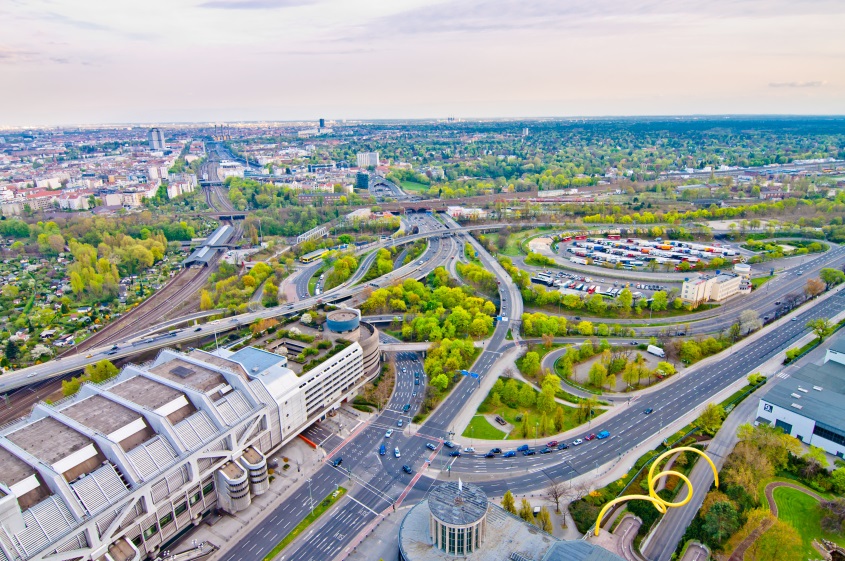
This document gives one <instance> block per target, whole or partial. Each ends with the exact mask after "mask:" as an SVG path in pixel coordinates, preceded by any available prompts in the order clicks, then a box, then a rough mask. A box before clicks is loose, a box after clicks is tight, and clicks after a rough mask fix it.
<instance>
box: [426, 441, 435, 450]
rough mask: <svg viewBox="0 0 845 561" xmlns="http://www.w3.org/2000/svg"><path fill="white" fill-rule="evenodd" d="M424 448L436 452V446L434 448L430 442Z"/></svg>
mask: <svg viewBox="0 0 845 561" xmlns="http://www.w3.org/2000/svg"><path fill="white" fill-rule="evenodd" d="M425 447H426V448H428V449H429V450H437V446H435V445H434V444H432V443H431V442H428V443H427V444H426V445H425Z"/></svg>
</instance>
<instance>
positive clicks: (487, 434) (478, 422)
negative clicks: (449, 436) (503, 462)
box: [461, 415, 505, 440]
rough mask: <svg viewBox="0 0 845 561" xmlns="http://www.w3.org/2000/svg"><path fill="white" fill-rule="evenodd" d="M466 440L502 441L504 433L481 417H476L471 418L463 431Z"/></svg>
mask: <svg viewBox="0 0 845 561" xmlns="http://www.w3.org/2000/svg"><path fill="white" fill-rule="evenodd" d="M461 436H464V437H466V438H478V439H482V440H504V439H505V433H504V432H503V431H500V430H499V429H497V428H496V427H494V426H493V425H491V424H490V421H488V420H487V419H486V418H485V417H484V416H483V415H476V416H475V417H473V418H472V421H470V423H469V425H467V428H466V430H465V431H464V434H462V435H461Z"/></svg>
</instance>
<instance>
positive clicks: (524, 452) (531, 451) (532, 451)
mask: <svg viewBox="0 0 845 561" xmlns="http://www.w3.org/2000/svg"><path fill="white" fill-rule="evenodd" d="M535 453H536V452H534V450H533V449H531V448H529V449H528V450H523V452H522V455H523V456H533V455H534V454H535Z"/></svg>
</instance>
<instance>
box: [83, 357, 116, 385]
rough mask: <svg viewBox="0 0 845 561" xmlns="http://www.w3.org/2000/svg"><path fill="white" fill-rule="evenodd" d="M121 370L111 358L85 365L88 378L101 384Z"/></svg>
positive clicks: (85, 373)
mask: <svg viewBox="0 0 845 561" xmlns="http://www.w3.org/2000/svg"><path fill="white" fill-rule="evenodd" d="M119 372H120V371H119V370H118V369H117V366H115V365H114V364H112V362H111V361H110V360H105V359H103V360H100V361H97V362H95V363H93V364H89V365H88V366H86V367H85V370H84V375H85V377H86V378H87V379H89V380H91V381H92V382H94V383H97V384H99V383H100V382H105V381H106V380H108V379H110V378H114V377H115V376H117V375H118V373H119Z"/></svg>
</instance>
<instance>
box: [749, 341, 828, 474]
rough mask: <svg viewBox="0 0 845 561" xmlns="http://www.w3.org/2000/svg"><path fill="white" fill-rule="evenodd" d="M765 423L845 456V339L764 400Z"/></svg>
mask: <svg viewBox="0 0 845 561" xmlns="http://www.w3.org/2000/svg"><path fill="white" fill-rule="evenodd" d="M761 423H764V424H767V425H772V426H776V427H780V428H781V429H783V432H785V433H787V434H790V435H792V436H794V437H795V438H797V439H798V440H800V441H801V442H803V443H805V444H809V445H812V446H818V447H819V448H822V449H823V450H824V451H825V452H827V453H828V454H833V455H834V456H839V457H840V458H844V457H845V338H842V337H840V338H839V340H837V341H835V342H834V343H833V345H831V347H830V348H829V349H828V351H827V353H826V354H825V357H824V362H823V363H822V364H820V365H818V364H808V365H807V366H804V367H802V368H800V369H799V370H798V371H796V372H793V373H791V374H790V375H789V377H788V378H786V379H784V380H780V381H779V382H778V384H777V385H776V386H774V387H773V388H772V389H771V390H770V391H769V393H767V394H766V395H765V397H763V398H761V399H760V404H759V405H758V407H757V419H756V424H761Z"/></svg>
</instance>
